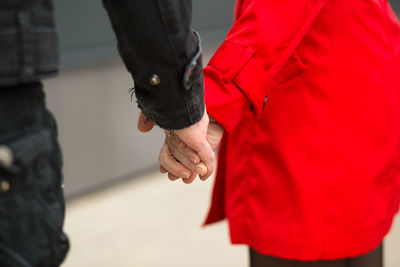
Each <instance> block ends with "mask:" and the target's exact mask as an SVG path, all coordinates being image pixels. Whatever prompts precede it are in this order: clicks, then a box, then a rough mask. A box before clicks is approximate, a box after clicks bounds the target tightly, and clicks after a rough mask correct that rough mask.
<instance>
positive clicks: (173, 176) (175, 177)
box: [168, 173, 180, 181]
mask: <svg viewBox="0 0 400 267" xmlns="http://www.w3.org/2000/svg"><path fill="white" fill-rule="evenodd" d="M168 179H170V180H171V181H176V180H178V179H180V178H179V177H178V176H175V175H173V174H172V173H168Z"/></svg>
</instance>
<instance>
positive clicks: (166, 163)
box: [158, 143, 190, 178]
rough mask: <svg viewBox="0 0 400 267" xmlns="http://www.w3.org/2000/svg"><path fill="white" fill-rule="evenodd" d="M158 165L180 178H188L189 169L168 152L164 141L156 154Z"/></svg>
mask: <svg viewBox="0 0 400 267" xmlns="http://www.w3.org/2000/svg"><path fill="white" fill-rule="evenodd" d="M158 161H159V163H160V165H161V166H162V167H163V168H164V169H165V170H167V171H168V172H169V173H171V174H172V175H175V176H177V177H182V178H190V170H189V169H187V168H186V167H185V166H183V165H182V164H181V163H179V162H178V161H177V160H176V159H175V158H174V157H173V156H172V154H171V153H170V151H169V149H168V146H167V145H166V143H164V145H163V146H162V148H161V151H160V155H159V156H158Z"/></svg>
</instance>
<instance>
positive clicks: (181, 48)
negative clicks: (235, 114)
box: [0, 0, 205, 130]
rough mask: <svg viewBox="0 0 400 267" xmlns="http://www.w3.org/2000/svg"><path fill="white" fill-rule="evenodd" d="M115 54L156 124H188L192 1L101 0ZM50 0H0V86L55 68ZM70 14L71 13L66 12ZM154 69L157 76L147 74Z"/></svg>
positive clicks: (195, 103)
mask: <svg viewBox="0 0 400 267" xmlns="http://www.w3.org/2000/svg"><path fill="white" fill-rule="evenodd" d="M103 2H104V6H105V8H106V9H107V11H108V14H109V17H110V19H111V22H112V25H113V28H114V31H115V33H116V35H117V39H118V47H119V51H120V54H121V56H122V58H123V60H124V62H125V65H126V66H127V68H128V70H129V71H130V72H131V74H132V76H133V79H134V81H135V90H134V91H135V95H136V98H137V102H138V106H139V108H141V109H142V110H143V112H144V113H145V114H146V115H147V116H148V117H149V118H150V119H152V120H153V121H154V122H155V123H156V124H157V125H159V126H160V127H162V128H164V129H169V130H174V129H182V128H186V127H189V126H190V125H192V124H194V123H196V122H198V121H199V120H200V119H201V118H202V117H203V114H204V111H205V106H204V92H203V91H204V89H203V72H202V53H201V46H200V39H199V36H198V35H197V34H195V33H194V32H193V31H192V29H191V20H192V1H191V0H146V1H141V0H103ZM53 16H54V14H53V1H52V0H2V1H0V87H6V86H13V85H18V84H24V83H32V82H36V81H39V80H41V79H43V78H45V77H48V76H52V75H54V74H55V73H56V72H57V71H58V64H59V53H58V51H59V48H58V39H57V32H56V30H55V29H56V27H55V23H54V17H53ZM71 19H72V18H71ZM154 76H156V77H157V79H158V80H159V83H156V84H154V83H152V82H150V80H151V79H152V77H154Z"/></svg>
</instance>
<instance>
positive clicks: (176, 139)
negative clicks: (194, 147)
mask: <svg viewBox="0 0 400 267" xmlns="http://www.w3.org/2000/svg"><path fill="white" fill-rule="evenodd" d="M169 137H170V138H171V141H172V142H173V143H174V144H175V145H176V146H177V147H179V148H184V147H186V144H185V143H184V142H183V141H182V140H181V139H180V138H179V137H178V136H177V135H176V134H175V133H174V132H172V131H171V132H170V135H169Z"/></svg>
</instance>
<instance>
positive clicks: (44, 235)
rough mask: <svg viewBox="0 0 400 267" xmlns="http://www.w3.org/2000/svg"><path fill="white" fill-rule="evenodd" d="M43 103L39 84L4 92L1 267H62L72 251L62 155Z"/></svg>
mask: <svg viewBox="0 0 400 267" xmlns="http://www.w3.org/2000/svg"><path fill="white" fill-rule="evenodd" d="M44 99H45V96H44V92H43V89H42V85H41V83H33V84H27V85H21V86H18V87H9V88H0V146H1V149H2V151H3V160H1V157H0V266H1V267H36V266H38V267H39V266H40V267H50V266H51V267H53V266H59V265H60V264H61V262H62V261H63V260H64V258H65V255H66V253H67V251H68V248H69V242H68V238H67V237H66V235H65V234H64V233H63V230H62V227H63V221H64V212H65V205H64V197H63V189H62V172H61V169H62V155H61V151H60V147H59V144H58V141H57V128H56V123H55V120H54V118H53V116H52V115H51V113H50V112H49V111H48V110H47V109H46V107H45V100H44ZM4 151H6V152H7V151H9V153H8V155H6V156H8V157H4ZM10 155H11V156H12V157H10ZM7 159H8V160H7ZM10 159H12V162H11V161H10Z"/></svg>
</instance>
